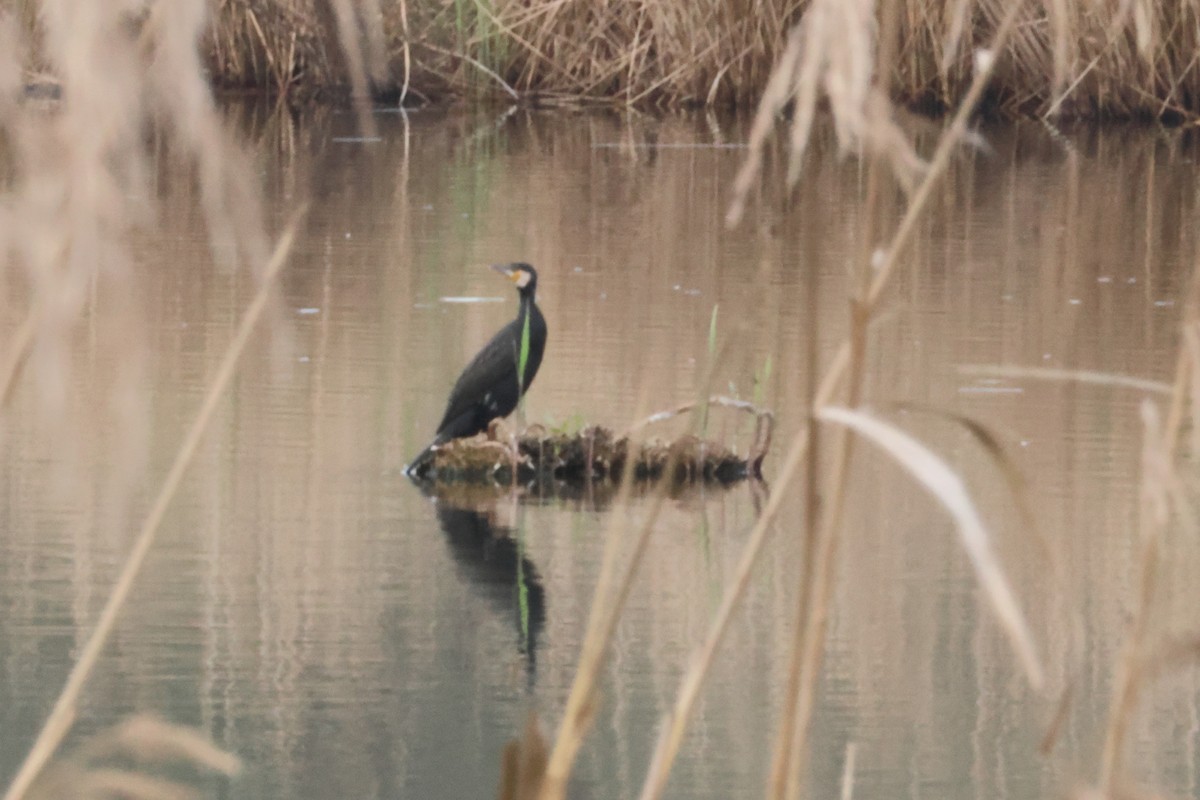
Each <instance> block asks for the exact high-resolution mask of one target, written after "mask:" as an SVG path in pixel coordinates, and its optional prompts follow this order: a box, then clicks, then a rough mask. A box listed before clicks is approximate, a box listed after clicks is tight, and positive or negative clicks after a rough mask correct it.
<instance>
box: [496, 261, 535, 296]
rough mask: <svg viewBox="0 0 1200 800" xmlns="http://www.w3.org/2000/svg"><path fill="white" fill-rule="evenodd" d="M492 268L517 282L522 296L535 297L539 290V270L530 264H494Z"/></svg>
mask: <svg viewBox="0 0 1200 800" xmlns="http://www.w3.org/2000/svg"><path fill="white" fill-rule="evenodd" d="M492 269H494V270H496V272H499V273H500V274H501V275H503V276H504V277H506V278H508V279H509V280H510V281H512V282H513V283H515V284H516V285H517V291H518V292H520V293H521V296H522V297H533V294H534V292H535V291H537V271H536V270H535V269H534V268H533V267H531V266H529V265H528V264H525V263H522V262H517V263H515V264H494V265H492Z"/></svg>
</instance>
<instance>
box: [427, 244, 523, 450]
mask: <svg viewBox="0 0 1200 800" xmlns="http://www.w3.org/2000/svg"><path fill="white" fill-rule="evenodd" d="M492 269H494V270H496V271H497V272H499V273H500V274H502V275H504V276H506V277H507V278H508V279H509V280H511V281H512V282H513V283H515V284H516V285H517V293H518V294H519V295H520V298H521V308H520V310H519V311H518V312H517V318H516V319H514V320H513V321H512V322H510V323H508V324H507V325H505V326H504V327H503V328H501V329H500V331H499V332H498V333H497V334H496V335H495V336H493V337H492V340H491V341H490V342H488V343H487V344H486V345H484V346H483V349H482V350H480V351H479V352H478V353H476V355H475V357H474V358H473V359H471V363H470V364H467V366H466V369H464V370H463V371H462V374H461V375H459V376H458V380H457V381H455V383H454V388H453V389H451V390H450V399H449V400H448V401H447V402H446V413H445V414H443V415H442V422H441V424H440V425H438V428H437V434H436V435H435V436H434V437H433V441H432V442H430V444H429V446H428V447H426V448H425V449H424V450H422V451H421V454H420V455H419V456H417V457H416V458H414V459H413V461H412V463H411V464H410V465H409V467H410V468H412V467H415V466H416V465H417V464H419V463H421V462H422V461H424V460H425V458H426V456H428V454H429V452H430V451H431V450H433V448H435V447H437V446H438V445H441V444H445V443H446V442H448V441H450V440H451V439H460V438H463V437H467V436H474V435H475V434H477V433H479V432H480V431H485V430H487V427H488V424H489V423H490V422H491V421H492V420H494V419H498V418H501V417H507V416H508V415H509V414H511V413H512V412H513V409H514V408H516V407H517V401H518V400H520V398H521V395H522V394H524V393H525V392H526V391H527V390H528V389H529V384H531V383H533V378H534V376H535V375H537V371H538V367H539V366H541V364H542V352H543V351H544V350H545V349H546V319H545V317H543V316H542V312H541V311H540V310H539V309H538V307H537V303H536V302H534V294H535V293H536V292H537V272H536V271H535V270H534V268H533V267H531V266H529V265H528V264H524V263H516V264H497V265H495V266H493V267H492ZM527 326H528V327H527ZM526 330H528V331H529V334H528V336H529V339H528V342H529V343H528V350H527V351H526V353H525V371H524V375H523V376H522V377H521V380H520V381H518V380H517V369H518V365H519V364H520V361H521V340H522V338H523V337H524V335H525V331H526Z"/></svg>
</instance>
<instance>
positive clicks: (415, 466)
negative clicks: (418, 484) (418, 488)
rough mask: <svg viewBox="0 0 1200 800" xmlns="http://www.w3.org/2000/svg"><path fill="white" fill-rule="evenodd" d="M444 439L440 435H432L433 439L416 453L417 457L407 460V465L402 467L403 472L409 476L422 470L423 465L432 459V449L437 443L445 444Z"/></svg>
mask: <svg viewBox="0 0 1200 800" xmlns="http://www.w3.org/2000/svg"><path fill="white" fill-rule="evenodd" d="M445 441H446V440H445V439H443V438H442V437H441V436H435V437H433V441H432V442H430V443H429V444H427V445H426V446H425V449H424V450H422V451H421V452H420V453H418V454H417V457H416V458H414V459H413V460H412V461H410V462H408V466H406V467H405V468H404V474H405V475H409V476H414V477H415V476H417V475H418V474H419V473H420V472H422V471H423V470H424V468H425V466H426V465H427V464H428V463H429V462H430V461H431V460H432V459H433V451H434V450H435V449H437V447H438V445H441V444H445Z"/></svg>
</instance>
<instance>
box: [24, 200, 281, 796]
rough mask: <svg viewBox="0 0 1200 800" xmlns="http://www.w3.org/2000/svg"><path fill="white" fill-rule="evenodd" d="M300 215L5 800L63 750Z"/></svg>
mask: <svg viewBox="0 0 1200 800" xmlns="http://www.w3.org/2000/svg"><path fill="white" fill-rule="evenodd" d="M299 219H300V215H299V214H297V215H296V216H295V217H294V218H293V220H292V221H291V223H290V224H289V225H288V226H287V228H286V229H285V230H284V232H283V234H282V235H281V236H280V237H279V241H278V243H277V244H276V246H275V252H274V253H272V254H271V258H270V260H269V261H268V262H267V264H266V266H265V269H264V271H263V283H262V286H260V287H259V290H258V292H257V293H256V294H255V296H254V299H253V300H252V301H251V303H250V305H249V306H248V307H247V308H246V312H245V314H244V315H243V316H242V321H241V324H240V325H239V326H238V329H237V332H236V333H235V334H234V337H233V339H232V341H230V343H229V347H228V349H227V350H226V351H225V356H224V357H223V358H222V360H221V363H220V366H219V367H218V368H217V371H216V373H215V374H214V376H213V380H212V383H210V384H209V388H208V391H207V392H206V393H205V396H204V400H203V402H202V404H201V406H200V410H199V411H198V412H197V414H196V418H195V420H193V422H192V426H191V428H190V429H189V430H188V432H187V435H186V436H185V438H184V440H183V442H182V443H181V444H180V447H179V450H178V452H177V453H176V455H175V461H174V462H173V463H172V465H171V469H170V471H169V472H168V473H167V476H166V478H165V479H164V480H163V484H162V487H161V488H160V489H159V492H158V495H157V496H156V497H155V500H154V504H153V505H152V506H151V508H150V512H149V513H148V514H147V515H146V519H145V521H144V522H143V523H142V528H141V530H140V531H139V533H138V537H137V539H136V541H135V543H134V546H133V549H132V550H131V551H130V554H129V557H128V558H127V559H126V561H125V565H124V566H123V567H122V569H121V574H120V576H119V577H118V578H117V582H116V584H115V585H114V586H113V590H112V593H111V594H110V595H109V597H108V600H107V602H106V603H105V604H104V609H103V610H102V611H101V613H100V618H99V619H98V620H97V622H96V627H95V629H94V630H93V631H92V634H91V636H89V637H88V640H87V642H86V643H85V644H84V646H83V649H82V650H81V651H80V654H79V659H78V661H76V662H75V666H74V667H73V668H72V669H71V672H70V674H69V675H68V676H67V681H66V684H65V685H64V686H63V689H62V692H61V693H60V694H59V696H58V699H57V700H56V701H55V703H54V707H53V709H52V710H51V711H50V715H49V716H48V717H47V719H46V723H45V725H44V726H43V728H42V731H41V733H39V734H38V737H37V739H36V741H35V742H34V744H33V747H32V748H31V749H30V752H29V755H28V756H26V758H25V761H24V762H22V764H21V767H20V769H19V770H18V771H17V774H16V776H15V777H14V778H13V781H12V784H11V785H10V786H9V788H8V791H7V792H5V794H4V800H20V799H21V798H22V797H24V796H25V792H26V791H27V790H28V789H29V787H30V785H31V784H32V782H33V780H34V779H35V778H36V777H37V776H38V774H39V773H40V772H41V771H42V769H43V768H44V767H45V765H46V763H47V762H48V761H49V759H50V757H51V756H52V755H53V754H54V752H55V751H56V750H57V749H58V746H59V744H61V742H62V739H63V737H64V736H65V735H66V733H67V731H69V730H70V728H71V724H72V722H73V721H74V718H75V713H76V706H77V703H78V701H79V696H80V694H81V693H82V691H83V687H84V685H85V684H86V683H87V680H88V678H89V677H91V674H92V670H93V669H95V666H96V662H97V661H98V659H99V657H100V654H101V652H103V649H104V645H105V644H107V642H108V637H109V634H111V633H112V630H113V627H114V626H115V625H116V622H117V617H118V616H119V615H120V613H121V610H122V609H123V608H124V606H125V601H126V600H127V599H128V598H129V593H130V591H131V590H132V589H133V584H134V581H135V580H136V579H137V576H138V573H139V572H140V571H141V568H142V564H143V563H145V560H146V555H147V554H148V553H149V552H150V548H151V546H152V545H153V544H154V541H155V539H156V537H157V534H158V529H159V524H160V523H161V522H162V518H163V515H164V514H165V513H166V510H167V506H168V505H170V502H171V500H172V498H174V496H175V492H176V490H177V489H178V488H179V484H180V482H181V481H182V479H183V475H184V472H185V471H186V470H187V468H188V466H189V465H190V464H191V461H192V458H193V457H194V456H195V453H196V449H197V447H198V446H199V444H200V439H201V438H202V437H203V435H204V432H205V430H206V428H207V427H208V423H209V420H210V419H211V418H212V415H213V413H214V412H215V411H216V408H217V404H218V403H219V402H220V400H221V397H222V395H223V394H224V392H225V388H226V387H227V386H228V385H229V381H230V379H231V378H232V377H233V373H234V371H235V369H236V367H237V362H238V359H239V358H240V357H241V354H242V351H243V350H244V349H245V347H246V343H247V342H248V341H249V340H250V334H251V333H252V332H253V331H254V327H255V325H256V324H257V322H258V319H259V317H260V316H261V315H262V312H263V310H264V309H265V308H266V306H267V302H268V300H269V299H270V297H271V292H272V289H273V281H274V278H275V276H276V275H277V274H278V273H279V270H280V269H281V268H282V267H283V264H284V262H285V261H286V259H287V255H288V252H289V250H290V249H291V245H292V240H293V238H294V237H295V232H296V227H297V225H298V223H299Z"/></svg>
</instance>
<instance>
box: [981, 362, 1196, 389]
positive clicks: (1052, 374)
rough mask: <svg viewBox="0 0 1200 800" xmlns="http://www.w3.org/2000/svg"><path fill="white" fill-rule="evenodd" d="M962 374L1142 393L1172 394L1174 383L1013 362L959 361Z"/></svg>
mask: <svg viewBox="0 0 1200 800" xmlns="http://www.w3.org/2000/svg"><path fill="white" fill-rule="evenodd" d="M958 373H959V374H960V375H977V376H982V377H989V378H1029V379H1031V380H1038V381H1059V382H1073V383H1086V384H1091V385H1093V386H1107V387H1109V388H1113V389H1133V390H1135V391H1139V392H1153V393H1154V394H1161V395H1170V394H1171V393H1172V392H1174V391H1175V385H1174V384H1170V383H1166V382H1165V381H1156V380H1151V379H1149V378H1138V377H1136V376H1133V375H1118V374H1116V373H1113V372H1096V371H1094V370H1088V369H1057V368H1055V367H1022V366H1017V365H1010V364H960V365H958Z"/></svg>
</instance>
